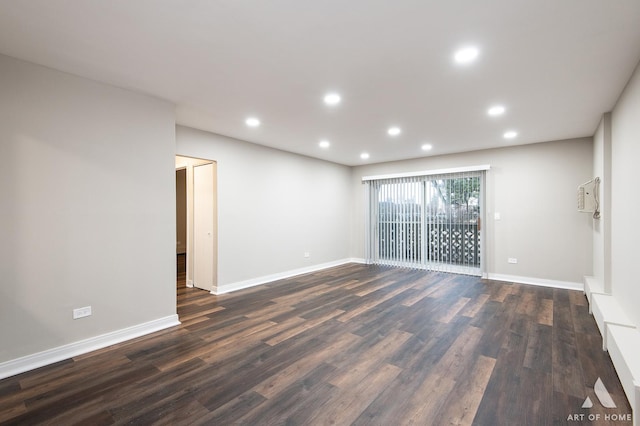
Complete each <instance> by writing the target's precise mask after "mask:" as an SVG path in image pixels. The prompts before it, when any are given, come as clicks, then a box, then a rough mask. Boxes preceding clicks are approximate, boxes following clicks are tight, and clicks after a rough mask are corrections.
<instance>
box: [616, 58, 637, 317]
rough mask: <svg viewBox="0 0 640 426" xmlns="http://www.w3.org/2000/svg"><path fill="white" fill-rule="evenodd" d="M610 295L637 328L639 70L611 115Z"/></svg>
mask: <svg viewBox="0 0 640 426" xmlns="http://www.w3.org/2000/svg"><path fill="white" fill-rule="evenodd" d="M611 139H612V148H611V180H612V188H611V190H612V192H611V214H612V224H611V281H612V288H611V293H612V295H613V297H614V298H615V299H616V300H617V301H618V303H619V304H620V305H621V306H622V308H623V309H624V311H625V313H626V314H627V316H628V317H629V319H631V320H632V321H633V323H634V324H635V326H636V327H640V309H638V306H639V303H640V278H638V269H636V266H637V265H638V260H639V257H638V252H639V250H638V244H639V242H640V226H639V225H638V220H639V217H640V190H639V189H638V181H639V179H638V172H639V168H638V161H639V160H640V68H636V70H635V72H634V74H633V76H632V77H631V80H630V81H629V83H628V84H627V87H626V88H625V90H624V92H623V94H622V96H621V97H620V99H619V100H618V103H617V104H616V106H615V108H614V109H613V112H612V114H611Z"/></svg>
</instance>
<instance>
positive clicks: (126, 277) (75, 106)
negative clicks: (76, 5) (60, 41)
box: [0, 56, 176, 363]
mask: <svg viewBox="0 0 640 426" xmlns="http://www.w3.org/2000/svg"><path fill="white" fill-rule="evenodd" d="M174 126H175V123H174V113H173V106H172V105H171V104H169V103H166V102H164V101H160V100H157V99H154V98H150V97H147V96H143V95H139V94H136V93H132V92H129V91H126V90H121V89H117V88H114V87H112V86H108V85H104V84H100V83H96V82H93V81H90V80H86V79H82V78H79V77H75V76H72V75H69V74H65V73H61V72H57V71H53V70H51V69H48V68H44V67H40V66H36V65H32V64H29V63H26V62H22V61H18V60H15V59H12V58H9V57H6V56H0V199H1V200H2V201H1V202H2V208H1V210H0V241H2V243H1V244H0V271H1V272H0V277H1V279H2V283H1V285H0V342H1V343H0V363H2V362H3V361H8V360H13V359H16V358H19V357H22V356H24V355H28V354H34V353H36V352H40V351H44V350H47V349H51V348H57V347H60V346H62V345H66V344H70V343H73V342H77V341H80V340H82V339H88V338H91V337H94V336H98V335H101V334H104V333H109V332H112V331H115V330H120V329H123V328H125V327H130V326H134V325H138V324H141V323H145V322H148V321H153V320H157V319H160V318H164V317H168V316H172V315H175V313H176V294H175V192H174V187H175V169H174V154H175V144H174V132H175V130H174ZM87 305H91V306H92V307H93V315H92V316H91V317H88V318H84V319H80V320H73V319H72V309H73V308H78V307H83V306H87Z"/></svg>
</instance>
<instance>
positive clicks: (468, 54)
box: [453, 46, 480, 64]
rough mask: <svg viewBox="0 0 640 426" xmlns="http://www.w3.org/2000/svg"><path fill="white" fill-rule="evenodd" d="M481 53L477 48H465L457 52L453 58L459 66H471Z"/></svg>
mask: <svg viewBox="0 0 640 426" xmlns="http://www.w3.org/2000/svg"><path fill="white" fill-rule="evenodd" d="M479 53H480V51H479V50H478V48H476V47H472V46H470V47H464V48H462V49H459V50H457V51H456V53H455V55H453V58H454V59H455V61H456V63H458V64H470V63H471V62H473V61H475V60H476V58H477V57H478V54H479Z"/></svg>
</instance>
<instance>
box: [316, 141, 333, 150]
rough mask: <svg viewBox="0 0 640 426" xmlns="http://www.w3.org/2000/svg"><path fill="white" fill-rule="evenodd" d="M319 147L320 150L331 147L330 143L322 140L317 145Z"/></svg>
mask: <svg viewBox="0 0 640 426" xmlns="http://www.w3.org/2000/svg"><path fill="white" fill-rule="evenodd" d="M318 145H319V146H320V148H324V149H326V148H329V147H330V146H331V142H329V141H327V140H322V141H320V143H319V144H318Z"/></svg>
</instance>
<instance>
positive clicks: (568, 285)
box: [487, 273, 584, 291]
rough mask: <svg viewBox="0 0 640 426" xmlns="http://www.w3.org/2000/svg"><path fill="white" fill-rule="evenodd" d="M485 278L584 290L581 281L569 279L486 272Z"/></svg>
mask: <svg viewBox="0 0 640 426" xmlns="http://www.w3.org/2000/svg"><path fill="white" fill-rule="evenodd" d="M487 278H488V279H490V280H495V281H507V282H512V283H518V284H529V285H538V286H542V287H553V288H563V289H567V290H580V291H584V284H583V283H574V282H571V281H557V280H547V279H544V278H533V277H520V276H517V275H505V274H493V273H489V274H487Z"/></svg>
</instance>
